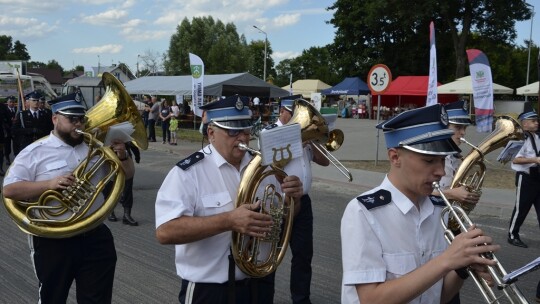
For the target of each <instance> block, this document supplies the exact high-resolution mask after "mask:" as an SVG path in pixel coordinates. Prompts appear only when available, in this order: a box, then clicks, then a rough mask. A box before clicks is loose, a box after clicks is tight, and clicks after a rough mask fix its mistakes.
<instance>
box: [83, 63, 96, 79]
mask: <svg viewBox="0 0 540 304" xmlns="http://www.w3.org/2000/svg"><path fill="white" fill-rule="evenodd" d="M84 76H86V77H94V69H93V68H92V67H91V66H89V65H87V66H85V67H84Z"/></svg>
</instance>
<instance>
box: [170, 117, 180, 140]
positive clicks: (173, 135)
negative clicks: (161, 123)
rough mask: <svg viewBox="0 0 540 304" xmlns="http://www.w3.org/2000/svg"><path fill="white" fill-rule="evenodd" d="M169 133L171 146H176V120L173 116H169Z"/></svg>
mask: <svg viewBox="0 0 540 304" xmlns="http://www.w3.org/2000/svg"><path fill="white" fill-rule="evenodd" d="M169 131H170V132H171V145H173V146H177V145H178V143H177V138H176V136H177V132H178V119H176V116H174V115H173V116H171V121H170V122H169Z"/></svg>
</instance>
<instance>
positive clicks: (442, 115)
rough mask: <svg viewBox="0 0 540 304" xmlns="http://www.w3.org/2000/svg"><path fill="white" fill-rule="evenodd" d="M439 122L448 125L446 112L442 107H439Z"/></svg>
mask: <svg viewBox="0 0 540 304" xmlns="http://www.w3.org/2000/svg"><path fill="white" fill-rule="evenodd" d="M441 123H442V124H443V125H445V126H448V113H447V112H446V109H445V108H444V107H441Z"/></svg>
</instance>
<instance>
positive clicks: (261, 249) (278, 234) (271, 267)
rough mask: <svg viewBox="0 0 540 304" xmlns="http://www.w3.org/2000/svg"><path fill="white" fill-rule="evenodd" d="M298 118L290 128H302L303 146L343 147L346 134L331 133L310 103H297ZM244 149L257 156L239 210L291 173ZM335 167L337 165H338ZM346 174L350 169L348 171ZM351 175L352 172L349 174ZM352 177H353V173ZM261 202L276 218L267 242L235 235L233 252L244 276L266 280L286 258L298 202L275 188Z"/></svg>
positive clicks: (241, 191)
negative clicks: (270, 179) (271, 181)
mask: <svg viewBox="0 0 540 304" xmlns="http://www.w3.org/2000/svg"><path fill="white" fill-rule="evenodd" d="M293 107H294V111H293V112H294V115H293V117H292V118H291V120H290V121H289V122H288V123H287V125H291V124H295V123H298V124H299V125H300V127H301V134H302V135H301V136H302V142H305V141H312V142H314V144H319V142H324V143H326V145H327V146H328V147H331V148H332V150H336V149H337V148H339V146H341V144H342V143H343V132H341V135H340V133H339V130H337V131H336V132H328V125H327V123H326V121H325V120H324V118H323V117H322V115H321V114H320V113H319V112H318V111H317V110H316V109H315V108H314V107H313V106H312V105H311V104H309V102H307V101H305V100H302V99H297V100H295V101H294V106H293ZM242 148H244V149H246V150H249V151H250V152H252V153H255V154H256V155H255V157H254V158H253V159H252V160H251V162H250V163H249V165H248V166H247V167H246V169H245V171H244V175H243V176H242V180H241V181H240V187H239V189H238V196H237V198H236V202H235V208H238V207H239V206H240V205H242V204H245V203H248V204H250V203H254V202H256V201H257V199H258V198H257V190H258V189H259V187H260V186H261V185H264V184H265V183H264V179H265V178H267V177H269V176H272V175H273V176H276V177H277V178H278V179H281V178H285V177H286V176H287V173H285V171H283V168H284V167H285V165H286V162H283V163H279V162H274V164H272V165H270V166H269V167H270V168H268V166H263V165H261V162H262V157H261V155H260V152H258V151H255V150H253V149H251V148H249V147H247V146H245V145H243V146H242ZM334 165H335V164H334ZM345 170H346V169H345ZM347 172H348V171H347ZM349 175H350V173H349ZM263 193H264V194H263V195H262V198H261V197H259V198H261V201H262V204H261V205H262V207H261V208H260V210H259V212H261V213H264V214H269V215H271V216H272V220H273V225H272V227H271V228H272V231H271V232H270V233H268V234H267V235H266V236H265V237H264V238H254V237H250V236H248V235H244V234H241V233H238V232H235V231H233V232H232V242H231V250H232V253H233V256H234V260H235V262H236V265H237V266H238V268H240V270H242V271H243V272H244V273H246V274H248V275H250V276H252V277H263V276H266V275H268V274H270V273H272V272H274V271H276V269H277V267H278V266H279V264H280V263H281V261H282V260H283V257H285V253H286V251H287V246H288V244H289V238H290V234H291V229H292V225H293V216H294V214H293V210H294V204H295V202H294V201H293V200H292V198H289V202H288V203H287V202H286V200H287V198H286V197H283V196H282V195H281V194H280V193H277V192H276V188H275V186H274V185H272V184H270V185H266V186H265V188H264V191H263Z"/></svg>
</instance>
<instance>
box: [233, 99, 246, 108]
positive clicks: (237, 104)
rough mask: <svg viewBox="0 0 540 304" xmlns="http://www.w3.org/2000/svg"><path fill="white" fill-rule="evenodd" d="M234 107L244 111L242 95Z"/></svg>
mask: <svg viewBox="0 0 540 304" xmlns="http://www.w3.org/2000/svg"><path fill="white" fill-rule="evenodd" d="M234 107H235V108H236V109H237V110H238V111H242V110H243V109H244V103H243V102H242V100H241V99H240V97H238V99H237V100H236V104H235V105H234Z"/></svg>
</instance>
